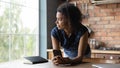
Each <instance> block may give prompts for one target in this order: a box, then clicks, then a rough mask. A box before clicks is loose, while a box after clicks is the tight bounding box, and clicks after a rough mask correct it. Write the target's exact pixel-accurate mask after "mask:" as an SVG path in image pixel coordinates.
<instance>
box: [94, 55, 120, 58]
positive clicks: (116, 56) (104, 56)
mask: <svg viewBox="0 0 120 68" xmlns="http://www.w3.org/2000/svg"><path fill="white" fill-rule="evenodd" d="M95 58H105V59H120V55H117V54H95Z"/></svg>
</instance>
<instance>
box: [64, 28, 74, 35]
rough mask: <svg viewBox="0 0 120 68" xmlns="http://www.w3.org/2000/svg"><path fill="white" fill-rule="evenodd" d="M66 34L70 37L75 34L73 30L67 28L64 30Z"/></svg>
mask: <svg viewBox="0 0 120 68" xmlns="http://www.w3.org/2000/svg"><path fill="white" fill-rule="evenodd" d="M64 31H65V33H66V34H67V35H68V36H69V35H71V34H72V33H73V29H72V28H67V29H64Z"/></svg>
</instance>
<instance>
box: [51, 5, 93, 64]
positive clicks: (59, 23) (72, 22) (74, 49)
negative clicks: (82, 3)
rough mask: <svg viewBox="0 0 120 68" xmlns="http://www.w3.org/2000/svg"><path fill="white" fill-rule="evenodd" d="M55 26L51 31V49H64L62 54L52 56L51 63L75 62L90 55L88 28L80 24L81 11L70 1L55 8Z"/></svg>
mask: <svg viewBox="0 0 120 68" xmlns="http://www.w3.org/2000/svg"><path fill="white" fill-rule="evenodd" d="M56 18H57V20H56V22H55V24H56V27H54V28H53V29H52V31H51V40H52V46H53V50H57V51H58V52H60V47H61V46H62V48H63V49H64V54H65V55H64V56H65V57H63V56H59V55H57V56H54V58H53V63H54V64H56V65H59V64H77V63H80V62H81V61H82V59H83V57H90V53H91V52H90V47H89V46H88V36H89V33H88V30H87V28H86V27H85V26H84V25H82V23H81V22H82V13H81V12H80V10H79V9H78V8H77V7H76V6H74V5H73V4H70V3H64V4H62V5H60V6H59V7H58V8H57V13H56Z"/></svg>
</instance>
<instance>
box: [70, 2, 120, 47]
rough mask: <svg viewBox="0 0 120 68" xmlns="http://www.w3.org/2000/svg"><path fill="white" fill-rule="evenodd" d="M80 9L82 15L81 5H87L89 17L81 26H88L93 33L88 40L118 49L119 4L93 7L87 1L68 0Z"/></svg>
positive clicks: (119, 41) (83, 10)
mask: <svg viewBox="0 0 120 68" xmlns="http://www.w3.org/2000/svg"><path fill="white" fill-rule="evenodd" d="M70 2H71V3H75V4H76V6H78V7H79V8H80V10H81V11H82V13H83V14H86V13H85V12H86V10H85V9H83V8H82V9H81V5H82V3H88V13H89V17H88V18H85V19H84V20H83V24H88V25H89V27H90V28H91V29H92V31H93V33H92V35H91V37H90V38H95V39H96V40H99V41H101V42H103V43H104V45H105V46H108V47H114V46H115V45H117V46H118V47H120V4H104V5H97V6H95V5H93V4H91V3H90V2H89V0H70Z"/></svg>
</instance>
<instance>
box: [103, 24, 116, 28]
mask: <svg viewBox="0 0 120 68" xmlns="http://www.w3.org/2000/svg"><path fill="white" fill-rule="evenodd" d="M104 28H116V25H111V24H108V25H104Z"/></svg>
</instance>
